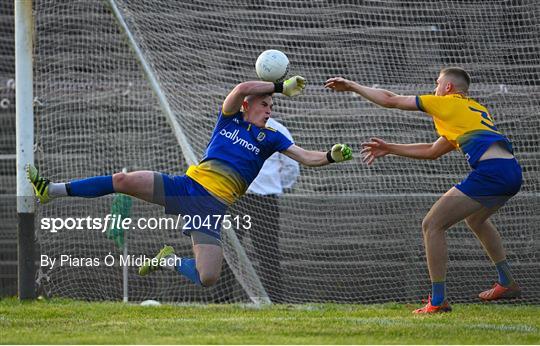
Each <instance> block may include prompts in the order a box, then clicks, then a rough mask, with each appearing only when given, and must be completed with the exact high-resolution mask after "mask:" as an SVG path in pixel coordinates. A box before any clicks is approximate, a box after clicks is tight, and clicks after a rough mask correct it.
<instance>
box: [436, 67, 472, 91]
mask: <svg viewBox="0 0 540 346" xmlns="http://www.w3.org/2000/svg"><path fill="white" fill-rule="evenodd" d="M441 75H443V76H450V77H452V78H453V79H454V83H455V85H456V88H457V89H459V90H460V91H463V92H467V91H468V90H469V85H471V76H470V75H469V74H468V73H467V71H465V70H464V69H462V68H461V67H446V68H443V69H442V70H441Z"/></svg>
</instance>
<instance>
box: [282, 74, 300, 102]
mask: <svg viewBox="0 0 540 346" xmlns="http://www.w3.org/2000/svg"><path fill="white" fill-rule="evenodd" d="M305 87H306V79H305V78H304V77H302V76H294V77H291V78H289V79H287V80H286V81H285V82H283V91H282V92H281V93H282V94H283V95H286V96H289V97H292V96H296V95H298V94H301V93H302V92H303V91H304V88H305Z"/></svg>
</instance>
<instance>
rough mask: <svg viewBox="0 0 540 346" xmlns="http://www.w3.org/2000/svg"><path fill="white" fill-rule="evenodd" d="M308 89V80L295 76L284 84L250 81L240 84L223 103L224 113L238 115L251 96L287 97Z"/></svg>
mask: <svg viewBox="0 0 540 346" xmlns="http://www.w3.org/2000/svg"><path fill="white" fill-rule="evenodd" d="M305 87H306V80H305V78H304V77H302V76H294V77H291V78H289V79H287V80H286V81H284V82H280V83H272V82H263V81H249V82H243V83H240V84H238V85H237V86H235V87H234V89H233V90H232V91H231V92H230V93H229V95H227V97H226V98H225V101H223V108H222V112H223V114H225V115H232V114H235V113H237V112H238V111H239V110H240V108H241V107H242V104H243V103H244V99H245V98H246V97H247V96H249V95H266V94H272V93H282V94H283V95H285V96H289V97H292V96H296V95H298V94H301V93H302V91H303V90H304V88H305Z"/></svg>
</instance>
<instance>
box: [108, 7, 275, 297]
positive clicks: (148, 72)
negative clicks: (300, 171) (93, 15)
mask: <svg viewBox="0 0 540 346" xmlns="http://www.w3.org/2000/svg"><path fill="white" fill-rule="evenodd" d="M107 2H108V4H109V6H110V8H111V10H112V12H113V14H114V16H115V17H116V20H117V21H118V23H119V25H120V27H121V29H122V30H123V31H124V33H125V34H126V35H127V38H128V43H129V45H130V47H131V48H132V49H133V51H134V52H135V56H136V58H137V60H138V61H139V63H140V64H141V66H142V68H143V71H144V74H145V76H146V78H147V79H148V81H149V82H150V86H151V87H152V90H153V91H154V93H155V94H156V96H157V98H158V101H159V104H160V106H161V108H162V110H163V113H164V114H165V117H166V118H167V121H168V123H169V125H170V126H171V128H172V130H173V133H174V136H175V137H176V140H177V141H178V144H179V145H180V148H181V149H182V153H183V154H184V157H185V159H186V162H187V163H188V164H189V165H194V164H196V163H197V156H196V155H195V152H194V151H193V148H191V145H190V144H189V142H188V140H187V137H186V135H185V133H184V130H183V129H182V127H181V126H180V124H179V123H178V120H176V118H175V116H174V113H173V111H172V109H171V107H170V105H169V101H168V100H167V97H166V96H165V93H164V92H163V90H162V88H161V86H160V84H159V81H158V79H157V78H156V75H155V73H154V70H153V68H152V67H151V66H150V64H149V63H148V61H147V60H146V58H145V56H144V54H143V52H142V51H141V49H140V47H139V45H138V44H137V41H136V40H135V37H134V36H133V34H132V32H131V30H130V29H129V26H128V25H127V23H126V21H125V20H124V16H123V15H122V12H121V11H120V9H119V8H118V6H117V5H116V1H115V0H107ZM227 235H228V237H229V238H230V241H231V242H232V246H233V248H234V250H235V251H236V252H238V258H240V260H241V261H245V262H244V263H241V265H242V267H244V268H248V272H247V273H246V275H247V277H248V279H247V280H246V278H244V277H242V276H239V275H238V273H237V272H236V271H235V270H234V269H233V273H234V274H235V277H236V279H237V280H238V281H239V282H240V284H241V285H242V287H244V288H246V287H252V286H254V287H253V291H254V292H257V293H255V294H253V293H252V292H251V290H248V295H249V296H250V298H251V300H252V301H253V303H255V304H257V305H259V304H261V302H263V303H269V302H270V299H269V297H268V294H267V293H266V290H265V289H264V287H263V286H262V284H261V281H260V279H259V277H258V276H257V273H256V272H255V270H254V269H253V265H252V264H251V262H250V261H249V258H248V256H247V254H246V252H245V250H244V248H243V246H242V244H241V243H240V241H239V239H238V237H237V236H236V234H235V232H234V231H232V230H229V231H228V232H227ZM225 259H227V256H225ZM229 264H231V263H229ZM231 268H233V266H232V265H231Z"/></svg>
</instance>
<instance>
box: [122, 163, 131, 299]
mask: <svg viewBox="0 0 540 346" xmlns="http://www.w3.org/2000/svg"><path fill="white" fill-rule="evenodd" d="M122 172H123V173H127V168H125V167H124V168H122ZM128 233H129V232H128V231H127V230H124V248H123V254H124V260H126V259H127V258H128V239H129V238H128ZM122 288H123V292H124V294H123V299H122V300H123V302H124V303H127V302H128V301H129V296H128V266H127V265H125V266H123V267H122Z"/></svg>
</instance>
